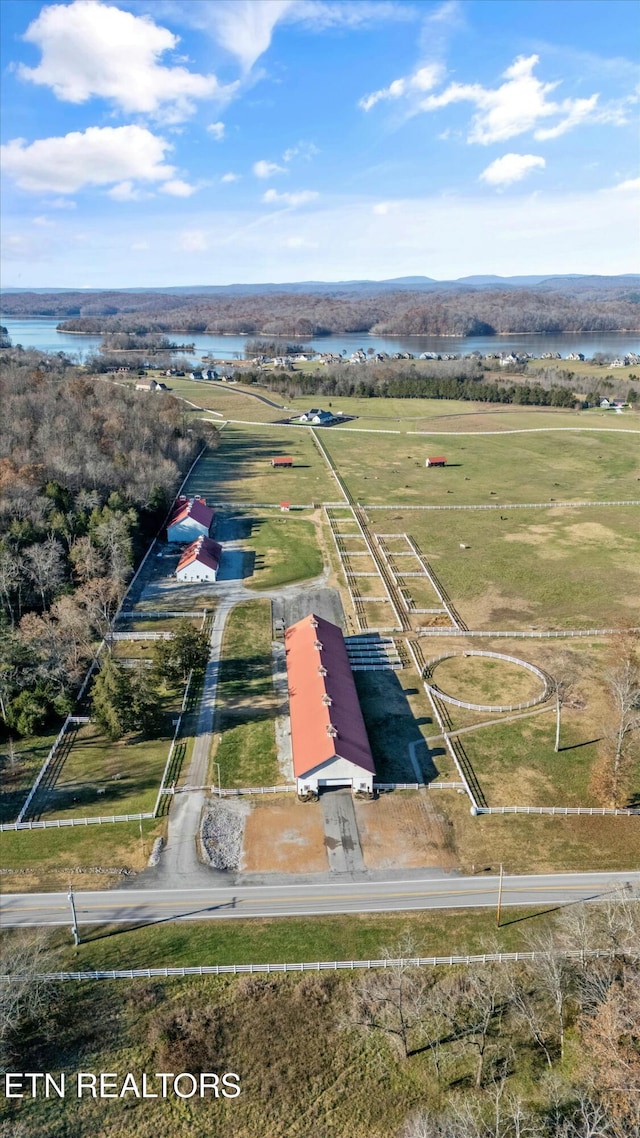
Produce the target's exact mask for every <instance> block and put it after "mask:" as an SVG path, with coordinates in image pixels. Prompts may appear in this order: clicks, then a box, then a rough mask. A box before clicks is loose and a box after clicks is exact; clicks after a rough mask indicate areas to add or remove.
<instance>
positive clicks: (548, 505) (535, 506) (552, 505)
mask: <svg viewBox="0 0 640 1138" xmlns="http://www.w3.org/2000/svg"><path fill="white" fill-rule="evenodd" d="M358 504H359V505H360V503H358ZM585 506H640V501H638V500H637V499H633V500H632V501H630V502H556V501H554V500H553V498H550V499H549V501H548V502H502V503H499V502H489V503H488V504H487V505H482V506H454V505H451V506H449V505H438V506H431V505H429V506H415V505H414V506H410V505H408V504H407V503H406V502H402V503H400V504H396V505H391V506H364V505H363V506H362V509H363V510H367V511H368V510H555V509H558V508H560V509H563V510H564V509H572V510H581V509H582V508H583V507H585Z"/></svg>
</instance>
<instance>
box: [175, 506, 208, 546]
mask: <svg viewBox="0 0 640 1138" xmlns="http://www.w3.org/2000/svg"><path fill="white" fill-rule="evenodd" d="M213 516H214V512H213V510H212V509H211V508H210V506H207V503H206V502H205V500H204V498H185V497H180V498H176V500H175V502H174V504H173V509H172V511H171V514H170V515H169V520H168V522H167V541H169V542H176V543H177V542H181V541H193V540H194V538H196V537H208V536H209V531H210V530H211V526H212V523H213Z"/></svg>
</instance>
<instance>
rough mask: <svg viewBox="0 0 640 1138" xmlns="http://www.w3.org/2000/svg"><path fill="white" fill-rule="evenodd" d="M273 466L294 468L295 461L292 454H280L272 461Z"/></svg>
mask: <svg viewBox="0 0 640 1138" xmlns="http://www.w3.org/2000/svg"><path fill="white" fill-rule="evenodd" d="M271 465H272V466H275V467H281V466H293V459H292V457H291V455H290V454H280V455H277V456H276V457H275V458H272V459H271Z"/></svg>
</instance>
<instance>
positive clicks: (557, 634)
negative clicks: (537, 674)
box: [418, 627, 640, 640]
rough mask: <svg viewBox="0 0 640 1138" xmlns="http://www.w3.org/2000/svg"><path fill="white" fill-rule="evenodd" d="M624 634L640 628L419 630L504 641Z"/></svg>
mask: <svg viewBox="0 0 640 1138" xmlns="http://www.w3.org/2000/svg"><path fill="white" fill-rule="evenodd" d="M622 632H640V628H565V629H559V630H556V631H553V632H543V631H539V632H515V631H514V632H485V631H482V632H477V631H474V630H473V629H469V628H467V629H458V628H441V627H433V628H419V629H418V636H478V637H480V636H484V637H485V638H486V639H491V637H496V638H498V637H501V638H502V639H503V640H544V639H562V638H566V637H570V636H615V635H619V634H620V633H622Z"/></svg>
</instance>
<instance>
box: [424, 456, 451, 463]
mask: <svg viewBox="0 0 640 1138" xmlns="http://www.w3.org/2000/svg"><path fill="white" fill-rule="evenodd" d="M427 461H428V462H446V461H447V460H446V458H445V457H444V455H442V454H441V455H440V456H439V457H438V458H429V459H427Z"/></svg>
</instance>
